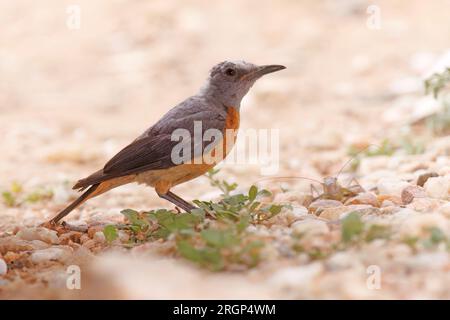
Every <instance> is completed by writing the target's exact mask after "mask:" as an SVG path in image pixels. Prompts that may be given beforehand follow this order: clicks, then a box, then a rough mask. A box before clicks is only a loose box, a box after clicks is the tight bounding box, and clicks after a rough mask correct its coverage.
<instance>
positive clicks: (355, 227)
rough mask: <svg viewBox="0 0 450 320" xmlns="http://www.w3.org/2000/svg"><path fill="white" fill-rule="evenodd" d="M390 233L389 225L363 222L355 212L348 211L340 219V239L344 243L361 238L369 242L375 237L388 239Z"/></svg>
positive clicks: (360, 239) (354, 241) (353, 241)
mask: <svg viewBox="0 0 450 320" xmlns="http://www.w3.org/2000/svg"><path fill="white" fill-rule="evenodd" d="M391 233H392V232H391V229H390V228H389V226H386V225H380V224H366V223H364V222H363V221H362V219H361V217H360V215H359V214H358V213H356V212H350V213H349V214H348V215H347V216H346V217H345V218H344V219H343V220H342V226H341V240H342V242H343V243H344V244H349V243H356V242H359V241H362V240H363V241H366V242H371V241H374V240H376V239H389V238H390V236H391Z"/></svg>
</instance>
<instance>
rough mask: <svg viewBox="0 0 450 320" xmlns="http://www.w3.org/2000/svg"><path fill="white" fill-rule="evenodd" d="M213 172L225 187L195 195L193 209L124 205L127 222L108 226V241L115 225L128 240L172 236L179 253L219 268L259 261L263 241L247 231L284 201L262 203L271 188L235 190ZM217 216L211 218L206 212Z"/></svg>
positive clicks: (212, 177) (218, 183)
mask: <svg viewBox="0 0 450 320" xmlns="http://www.w3.org/2000/svg"><path fill="white" fill-rule="evenodd" d="M216 174H217V171H214V172H209V173H208V176H207V177H208V178H209V179H210V181H211V184H213V185H214V186H216V187H217V188H219V189H220V190H221V191H222V192H223V196H222V198H221V199H220V200H219V201H217V202H215V201H200V200H195V201H194V203H195V204H196V205H197V206H198V209H195V210H192V211H191V212H190V213H179V212H177V211H173V210H166V209H158V210H152V211H148V212H138V211H136V210H132V209H125V210H123V211H122V212H121V213H122V214H123V215H124V217H125V219H126V223H125V224H122V225H118V226H112V225H109V226H106V227H105V228H104V230H103V233H104V235H105V238H106V239H107V241H108V242H112V241H114V239H116V238H117V233H118V231H117V229H121V230H124V231H126V232H128V233H129V235H130V240H129V241H130V242H129V243H128V244H127V245H131V246H132V245H134V244H136V243H142V242H147V241H154V240H158V239H163V240H169V239H171V240H174V241H175V248H176V251H177V253H178V254H179V255H180V256H182V257H183V258H185V259H187V260H190V261H192V262H194V263H196V264H198V265H200V266H202V267H205V268H208V269H210V270H214V271H218V270H223V269H229V268H233V266H241V267H242V266H244V267H248V268H250V267H253V266H255V265H257V264H258V262H259V261H260V254H261V251H262V249H263V247H264V241H263V239H262V238H261V237H260V236H257V235H255V234H253V233H251V232H249V231H247V227H248V226H249V225H250V224H257V223H260V222H261V221H265V220H267V219H270V218H272V217H274V216H275V215H277V214H278V213H279V212H280V211H281V210H282V208H283V207H285V206H284V205H278V204H263V203H261V201H259V200H260V198H261V197H264V196H268V195H270V192H269V191H267V190H264V189H263V190H258V188H257V187H256V186H251V187H250V188H249V190H248V192H247V193H246V194H242V193H236V194H231V192H232V191H234V190H235V189H236V188H237V184H229V183H227V182H225V181H221V180H219V179H217V178H216V177H215V175H216ZM207 217H213V219H210V218H207Z"/></svg>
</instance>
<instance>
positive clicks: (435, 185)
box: [424, 177, 450, 199]
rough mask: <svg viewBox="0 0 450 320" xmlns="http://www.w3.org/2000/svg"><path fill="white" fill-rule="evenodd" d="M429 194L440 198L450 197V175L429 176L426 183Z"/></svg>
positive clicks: (425, 186)
mask: <svg viewBox="0 0 450 320" xmlns="http://www.w3.org/2000/svg"><path fill="white" fill-rule="evenodd" d="M424 188H425V191H426V192H427V194H428V196H430V197H432V198H438V199H448V198H449V196H450V177H433V178H429V179H428V180H427V182H426V183H425V185H424Z"/></svg>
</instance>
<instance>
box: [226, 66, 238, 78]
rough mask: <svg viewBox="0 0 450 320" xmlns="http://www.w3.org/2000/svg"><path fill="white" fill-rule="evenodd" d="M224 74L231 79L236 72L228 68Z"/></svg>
mask: <svg viewBox="0 0 450 320" xmlns="http://www.w3.org/2000/svg"><path fill="white" fill-rule="evenodd" d="M225 74H226V75H227V76H230V77H232V76H234V75H236V70H234V69H232V68H228V69H227V70H225Z"/></svg>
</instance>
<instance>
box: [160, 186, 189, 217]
mask: <svg viewBox="0 0 450 320" xmlns="http://www.w3.org/2000/svg"><path fill="white" fill-rule="evenodd" d="M158 196H159V197H160V198H162V199H165V200H167V201H170V202H172V203H173V204H174V205H176V206H178V207H180V208H181V209H183V210H184V211H186V212H191V211H192V210H193V209H197V208H196V207H195V206H193V205H192V204H190V203H189V202H187V201H186V200H183V199H182V198H180V197H179V196H177V195H176V194H175V193H173V192H171V191H167V192H166V193H164V194H160V193H158Z"/></svg>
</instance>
